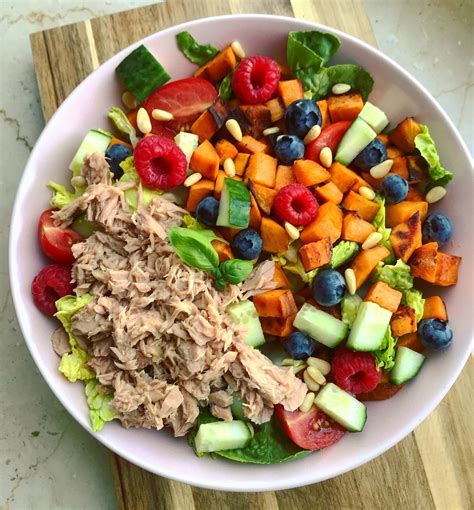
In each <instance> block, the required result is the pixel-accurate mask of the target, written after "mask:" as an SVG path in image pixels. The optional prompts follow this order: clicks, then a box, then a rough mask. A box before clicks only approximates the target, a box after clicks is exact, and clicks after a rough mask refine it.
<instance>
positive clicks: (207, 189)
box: [186, 179, 214, 212]
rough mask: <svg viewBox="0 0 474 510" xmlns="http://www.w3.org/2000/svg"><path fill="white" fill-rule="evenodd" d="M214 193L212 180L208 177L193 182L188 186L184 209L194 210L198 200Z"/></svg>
mask: <svg viewBox="0 0 474 510" xmlns="http://www.w3.org/2000/svg"><path fill="white" fill-rule="evenodd" d="M213 193H214V182H213V181H210V180H208V179H201V180H200V181H199V182H198V183H196V184H193V185H192V186H191V187H190V188H189V194H188V199H187V201H186V209H187V210H188V211H189V212H194V211H195V210H196V207H197V206H198V204H199V202H200V201H201V200H202V199H204V198H206V197H209V196H211V195H212V194H213Z"/></svg>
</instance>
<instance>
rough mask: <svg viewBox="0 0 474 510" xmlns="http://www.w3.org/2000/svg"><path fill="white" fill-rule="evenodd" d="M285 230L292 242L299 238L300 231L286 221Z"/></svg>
mask: <svg viewBox="0 0 474 510" xmlns="http://www.w3.org/2000/svg"><path fill="white" fill-rule="evenodd" d="M285 230H286V233H287V234H288V236H289V237H290V239H291V240H292V241H296V240H297V239H299V238H300V231H299V230H298V229H297V228H296V227H295V226H294V225H292V224H291V223H289V222H288V221H285Z"/></svg>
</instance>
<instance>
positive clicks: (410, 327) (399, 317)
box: [390, 305, 417, 337]
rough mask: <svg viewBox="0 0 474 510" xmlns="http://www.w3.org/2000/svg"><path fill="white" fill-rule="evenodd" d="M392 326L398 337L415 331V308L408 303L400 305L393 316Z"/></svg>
mask: <svg viewBox="0 0 474 510" xmlns="http://www.w3.org/2000/svg"><path fill="white" fill-rule="evenodd" d="M390 327H391V328H392V332H393V334H394V336H396V337H399V336H403V335H407V334H408V333H415V332H416V329H417V327H416V313H415V310H414V309H413V308H411V307H409V306H407V305H400V306H399V307H398V310H397V311H396V312H395V313H394V314H393V316H392V320H391V321H390Z"/></svg>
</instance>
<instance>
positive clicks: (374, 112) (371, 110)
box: [359, 101, 388, 134]
mask: <svg viewBox="0 0 474 510" xmlns="http://www.w3.org/2000/svg"><path fill="white" fill-rule="evenodd" d="M359 117H360V118H361V119H362V120H363V121H365V122H367V124H368V125H369V126H370V127H371V128H372V129H373V130H374V131H375V132H376V133H377V134H379V133H381V132H382V131H383V130H384V129H385V128H386V127H387V126H388V119H387V116H386V115H385V113H384V112H383V111H382V110H381V109H380V108H378V107H377V106H375V105H373V104H372V103H369V102H368V101H367V102H366V103H365V105H364V108H362V110H361V112H360V113H359Z"/></svg>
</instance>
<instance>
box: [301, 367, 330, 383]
mask: <svg viewBox="0 0 474 510" xmlns="http://www.w3.org/2000/svg"><path fill="white" fill-rule="evenodd" d="M306 371H307V372H308V374H309V376H310V377H311V379H313V380H315V381H316V382H317V383H318V384H320V385H321V386H322V385H323V384H326V378H325V377H324V375H323V374H322V373H321V372H320V371H319V370H318V369H317V368H314V367H308V368H307V369H306Z"/></svg>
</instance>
